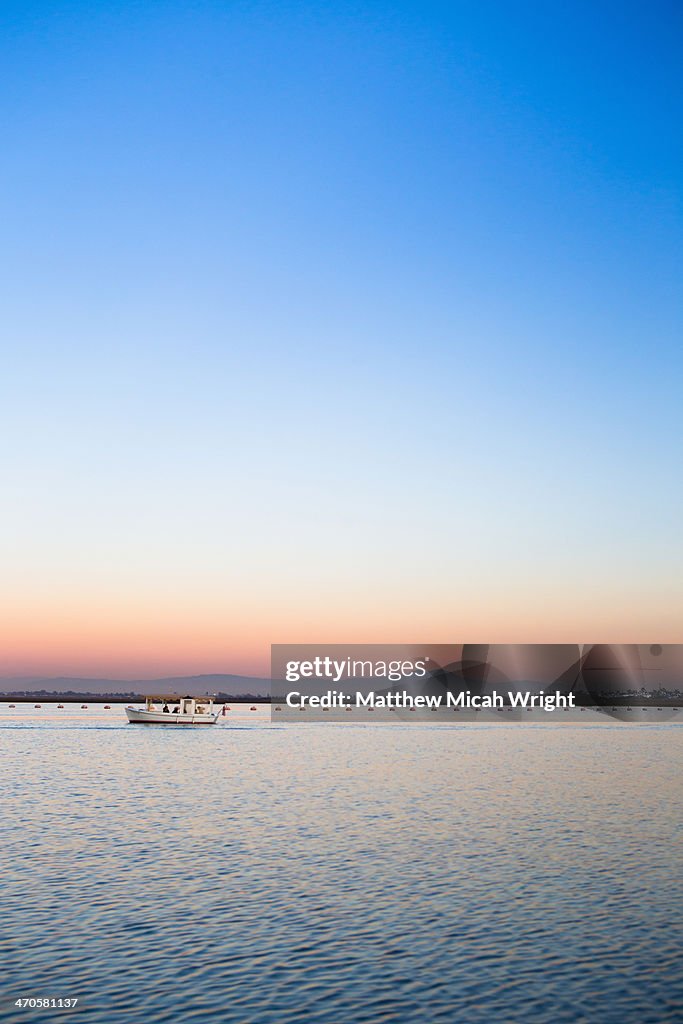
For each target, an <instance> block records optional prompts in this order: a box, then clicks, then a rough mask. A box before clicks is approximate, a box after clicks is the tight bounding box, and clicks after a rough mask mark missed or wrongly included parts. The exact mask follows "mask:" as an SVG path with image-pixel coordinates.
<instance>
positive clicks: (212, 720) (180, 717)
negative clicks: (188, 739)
mask: <svg viewBox="0 0 683 1024" xmlns="http://www.w3.org/2000/svg"><path fill="white" fill-rule="evenodd" d="M218 714H219V713H218V712H212V713H211V714H210V715H196V714H195V715H186V714H173V712H163V711H143V710H141V709H140V708H126V715H127V717H128V722H129V724H130V725H215V724H216V722H217V721H218Z"/></svg>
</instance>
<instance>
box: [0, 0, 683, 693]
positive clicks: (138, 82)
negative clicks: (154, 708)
mask: <svg viewBox="0 0 683 1024" xmlns="http://www.w3.org/2000/svg"><path fill="white" fill-rule="evenodd" d="M0 46H1V54H0V66H1V67H2V83H3V88H2V93H1V97H0V117H1V124H2V160H1V164H0V176H1V184H2V188H1V190H0V220H1V223H2V233H3V242H4V245H3V249H2V275H1V281H2V319H3V323H4V327H3V342H2V364H1V365H2V372H1V373H0V423H1V425H2V432H1V441H0V445H1V456H0V458H1V474H2V475H1V480H2V502H1V506H0V525H1V527H2V530H1V534H0V544H1V545H2V559H1V563H0V567H1V575H0V673H2V674H6V675H7V674H23V673H26V674H32V673H39V674H62V673H65V674H95V675H111V674H116V675H130V676H137V675H150V676H151V675H155V674H165V673H180V672H203V671H217V672H220V671H246V672H251V671H253V672H257V673H258V672H262V671H265V669H266V666H267V659H268V650H269V644H270V643H271V642H282V643H286V642H303V641H307V642H317V641H323V640H324V641H326V642H333V641H336V642H368V641H374V642H388V641H392V642H406V643H407V642H416V641H418V642H462V641H469V642H486V641H490V642H496V641H497V642H513V641H525V642H531V641H544V642H545V641H566V642H593V641H598V640H603V641H607V642H618V641H639V642H650V641H653V640H655V639H656V640H658V641H660V642H679V641H683V628H682V626H681V623H682V615H683V545H682V542H681V540H682V538H681V522H682V517H683V466H682V462H683V460H682V459H681V448H682V428H683V409H682V402H681V395H682V383H683V381H682V377H683V373H682V371H683V346H682V332H681V327H682V321H683V303H682V298H683V296H682V288H681V282H682V280H683V260H682V255H683V251H682V250H683V245H682V239H683V233H682V228H683V223H682V221H683V209H682V205H681V184H682V181H683V175H682V163H683V161H682V155H683V154H682V150H683V133H682V132H681V124H682V123H683V116H682V114H683V112H682V110H681V106H682V104H681V99H682V93H683V90H682V80H683V60H682V56H683V14H682V13H681V9H680V7H679V6H678V5H677V4H674V3H666V2H657V0H655V2H654V3H652V4H649V5H647V6H646V5H644V4H642V3H636V2H631V3H628V2H627V3H623V2H622V3H611V2H606V3H598V4H596V3H594V2H591V3H589V2H587V0H572V2H571V3H555V4H538V3H524V2H519V3H514V4H513V3H502V2H498V3H496V2H486V0H483V2H482V0H476V2H475V0H471V2H463V3H458V2H450V3H430V2H428V0H421V2H419V3H417V2H411V3H406V2H400V0H398V2H397V0H394V2H392V3H391V4H389V3H382V2H377V3H373V2H368V3H365V4H355V3H348V4H342V3H332V2H327V3H283V2H278V3H262V2H257V0H256V2H252V3H247V2H243V3H230V2H229V0H223V2H220V3H219V2H193V3H187V2H184V3H179V2H152V0H150V2H137V3H126V2H121V3H116V4H114V3H97V2H96V0H89V2H88V3H87V4H86V3H81V2H78V0H72V2H60V3H56V2H55V3H32V2H31V0H23V2H21V3H13V2H8V3H3V5H2V10H1V11H0Z"/></svg>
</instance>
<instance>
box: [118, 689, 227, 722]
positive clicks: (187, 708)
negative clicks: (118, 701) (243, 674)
mask: <svg viewBox="0 0 683 1024" xmlns="http://www.w3.org/2000/svg"><path fill="white" fill-rule="evenodd" d="M219 714H220V712H219V711H215V710H214V706H213V697H178V696H177V695H173V694H171V695H163V694H162V695H161V696H155V697H147V698H146V699H145V706H144V708H134V707H132V706H130V705H129V706H128V707H127V708H126V715H127V716H128V721H129V723H131V724H136V725H215V724H216V722H217V721H218V716H219Z"/></svg>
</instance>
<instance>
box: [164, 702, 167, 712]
mask: <svg viewBox="0 0 683 1024" xmlns="http://www.w3.org/2000/svg"><path fill="white" fill-rule="evenodd" d="M164 711H165V712H166V714H168V704H164Z"/></svg>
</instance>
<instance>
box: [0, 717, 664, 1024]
mask: <svg viewBox="0 0 683 1024" xmlns="http://www.w3.org/2000/svg"><path fill="white" fill-rule="evenodd" d="M60 714H61V715H63V716H64V717H62V718H60V717H59V716H60ZM13 716H14V717H13ZM229 722H230V725H229V726H228V725H227V724H226V723H225V721H223V720H222V721H221V723H220V725H218V726H216V727H214V728H210V729H206V730H198V729H194V730H193V729H188V730H181V729H177V730H172V729H167V730H164V729H154V728H152V727H146V728H145V727H135V726H128V725H126V724H124V722H123V711H122V709H121V708H120V707H117V706H116V705H115V706H114V707H113V708H112V710H111V711H106V712H105V711H104V710H103V709H102V708H101V707H99V708H98V707H93V706H92V705H91V706H90V707H89V708H88V710H87V711H82V712H81V711H80V710H78V709H73V708H68V707H67V708H66V709H65V710H64V711H63V712H57V711H56V710H55V709H54V708H51V709H50V708H43V709H41V710H33V709H32V708H19V709H18V710H15V711H9V710H8V709H7V706H6V705H3V707H2V708H0V735H1V737H2V746H3V757H2V760H1V762H0V765H1V767H0V771H1V773H2V780H1V781H2V788H1V790H0V792H1V793H2V800H3V816H2V826H1V827H2V849H3V863H4V871H3V875H2V894H1V898H2V904H3V914H2V924H1V932H2V936H3V937H2V939H1V940H0V956H1V960H2V964H3V975H2V982H1V983H0V989H1V992H2V1003H1V1005H0V1016H1V1017H2V1019H3V1020H17V1021H29V1020H30V1021H47V1020H69V1019H71V1020H73V1021H82V1022H86V1021H87V1022H97V1024H100V1022H102V1024H104V1022H107V1024H109V1022H116V1021H119V1020H121V1021H131V1022H136V1024H137V1022H139V1021H146V1022H150V1024H152V1022H157V1021H174V1022H175V1021H182V1022H185V1021H188V1022H193V1021H196V1022H197V1024H203V1022H239V1024H246V1022H254V1024H270V1022H272V1024H285V1022H299V1021H302V1022H303V1021H304V1020H305V1021H307V1022H311V1024H316V1022H318V1024H347V1022H353V1024H361V1022H372V1024H376V1022H400V1024H418V1022H419V1024H423V1022H430V1021H447V1022H449V1024H451V1022H458V1024H469V1022H482V1024H492V1022H496V1024H498V1022H507V1021H510V1022H515V1024H519V1022H525V1024H526V1022H538V1024H546V1022H547V1024H561V1022H564V1021H571V1022H579V1021H586V1022H590V1024H596V1022H599V1024H611V1022H614V1024H624V1022H633V1024H648V1022H658V1024H659V1022H664V1021H671V1022H673V1021H681V1019H683V1016H682V1015H683V1001H682V998H681V996H682V992H681V984H680V983H681V977H682V974H681V970H682V964H681V939H682V932H683V925H682V922H683V899H682V892H681V890H682V884H681V871H680V856H681V854H680V849H681V820H682V818H681V803H682V799H681V786H680V770H681V763H682V760H683V729H682V728H681V727H680V726H677V725H640V726H627V725H622V724H618V723H609V724H603V725H597V726H573V725H556V726H555V725H546V726H527V725H511V726H509V725H504V724H501V725H487V726H481V725H468V724H466V725H433V726H429V725H425V724H410V725H397V726H381V725H379V726H378V725H370V724H363V725H358V724H352V725H346V724H343V725H339V724H328V723H320V724H310V725H283V726H277V725H276V726H271V725H270V724H269V721H268V715H267V711H266V709H263V708H262V709H260V710H259V711H258V712H256V713H251V714H250V713H249V712H248V711H246V710H243V711H242V712H241V713H240V714H238V715H237V716H235V717H234V718H232V719H230V720H229ZM19 997H55V998H59V997H62V998H64V997H71V998H73V997H78V1000H79V1003H78V1007H77V1009H76V1010H62V1011H59V1010H47V1011H45V1010H36V1009H22V1010H19V1009H15V1008H14V1006H13V1003H14V1000H15V999H17V998H19Z"/></svg>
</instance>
